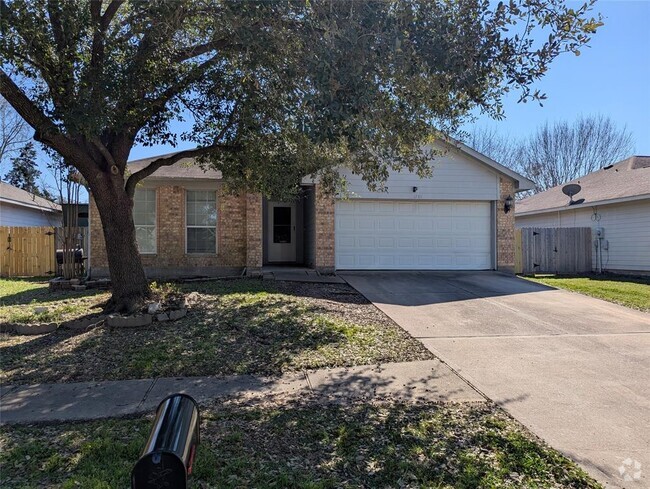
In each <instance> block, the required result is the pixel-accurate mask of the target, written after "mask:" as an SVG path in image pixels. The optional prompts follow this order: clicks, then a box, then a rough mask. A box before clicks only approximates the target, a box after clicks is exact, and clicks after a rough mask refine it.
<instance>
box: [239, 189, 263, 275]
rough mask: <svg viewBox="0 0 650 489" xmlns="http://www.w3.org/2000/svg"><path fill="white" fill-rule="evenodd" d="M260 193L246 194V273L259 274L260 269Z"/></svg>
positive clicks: (261, 228) (261, 226) (261, 255)
mask: <svg viewBox="0 0 650 489" xmlns="http://www.w3.org/2000/svg"><path fill="white" fill-rule="evenodd" d="M263 229H264V227H263V225H262V194H247V195H246V240H245V241H244V240H242V243H245V245H246V273H247V274H248V275H251V276H255V275H259V274H260V273H261V271H262V259H263V249H262V246H263V245H262V243H263V240H262V233H263Z"/></svg>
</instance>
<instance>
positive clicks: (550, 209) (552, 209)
mask: <svg viewBox="0 0 650 489" xmlns="http://www.w3.org/2000/svg"><path fill="white" fill-rule="evenodd" d="M645 199H650V194H642V195H634V196H632V197H619V198H616V199H608V200H597V201H594V202H584V203H582V204H577V205H564V206H562V207H547V208H546V209H538V210H534V211H524V212H517V211H516V210H515V217H523V216H534V215H536V214H548V213H549V212H562V211H570V210H573V209H584V208H587V207H596V206H599V205H609V204H622V203H625V202H633V201H635V200H645ZM515 209H516V207H515Z"/></svg>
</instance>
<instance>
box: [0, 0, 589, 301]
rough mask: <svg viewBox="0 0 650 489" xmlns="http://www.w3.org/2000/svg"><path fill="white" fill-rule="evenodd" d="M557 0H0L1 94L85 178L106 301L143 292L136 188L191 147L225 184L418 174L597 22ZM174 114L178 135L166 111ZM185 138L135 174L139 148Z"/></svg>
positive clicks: (267, 187)
mask: <svg viewBox="0 0 650 489" xmlns="http://www.w3.org/2000/svg"><path fill="white" fill-rule="evenodd" d="M591 7H592V5H591V3H590V4H585V5H583V6H581V7H579V8H569V7H567V6H566V5H565V2H564V1H562V0H546V1H542V0H511V1H509V2H501V3H499V4H495V3H492V2H489V1H487V0H456V1H451V0H438V1H434V0H430V1H416V0H399V1H398V0H395V1H389V0H384V1H369V0H355V1H349V2H347V1H340V0H330V1H314V0H311V1H309V0H299V1H258V2H255V1H226V0H194V1H191V0H185V1H173V0H158V1H146V2H144V1H125V0H85V1H84V0H77V1H74V0H0V9H1V10H0V27H1V29H2V41H1V45H0V55H1V56H2V71H1V72H0V83H1V85H0V92H1V94H2V95H3V97H5V98H6V100H8V101H9V103H10V104H11V105H12V106H13V107H14V108H15V110H16V111H17V112H18V113H19V114H20V115H21V116H22V117H23V118H24V119H25V121H27V123H28V124H29V125H30V126H31V127H32V128H33V129H34V139H36V140H37V141H39V142H41V143H42V144H44V145H46V146H48V147H50V148H51V149H52V150H54V151H55V152H57V153H58V154H60V155H61V157H62V158H63V159H64V161H65V162H66V163H67V164H68V165H70V166H72V167H74V168H76V169H77V170H78V171H79V172H80V173H81V174H82V175H83V177H84V178H85V180H86V181H87V183H88V186H89V188H90V191H91V192H92V195H93V197H94V199H95V201H96V203H97V208H98V210H99V214H100V216H101V220H102V226H103V230H104V237H105V240H106V245H107V246H106V249H107V254H108V262H109V269H110V274H111V279H112V283H113V299H112V305H113V307H115V308H116V309H118V310H120V309H129V308H132V307H133V306H134V305H135V304H137V303H138V301H139V300H141V299H142V298H143V297H145V296H146V295H147V293H148V286H147V282H146V280H145V276H144V272H143V269H142V265H141V261H140V257H139V254H138V250H137V246H136V240H135V230H134V225H133V219H132V215H131V208H132V197H133V193H134V191H135V188H136V185H137V184H138V182H139V181H141V180H142V179H143V178H145V177H147V176H148V175H151V174H152V173H153V172H154V171H155V170H156V169H158V168H160V167H161V166H164V165H171V164H173V163H174V162H176V161H178V160H180V159H182V158H185V157H197V158H198V159H199V161H200V162H201V163H202V164H204V165H211V166H213V167H216V168H218V169H220V170H221V171H222V172H223V175H224V180H225V182H226V183H227V185H228V186H229V187H230V188H232V189H238V190H254V191H260V192H263V193H265V194H267V195H276V196H277V195H284V196H286V195H288V194H291V193H292V192H294V191H295V190H296V188H297V185H298V183H299V181H300V178H301V177H302V176H304V175H309V174H314V175H319V176H320V177H321V181H322V182H323V183H324V184H325V185H327V186H328V187H329V188H334V187H335V183H336V180H337V179H336V168H337V167H338V166H339V165H341V164H345V165H346V166H348V167H350V168H352V169H353V170H354V171H355V172H357V173H359V174H361V175H362V176H363V177H364V179H365V180H366V181H367V182H368V184H369V185H370V186H376V185H379V184H381V182H382V181H383V180H384V179H385V178H386V176H387V173H388V170H389V169H390V168H395V169H402V168H408V169H409V170H412V171H417V172H418V173H420V174H421V175H428V174H429V173H430V167H429V164H428V161H429V157H430V156H431V155H430V154H427V152H425V151H423V150H422V149H421V148H422V144H423V143H424V142H426V141H427V140H431V138H440V137H444V134H447V133H449V132H450V131H453V130H455V129H456V128H457V127H458V125H459V124H460V123H462V122H465V121H466V118H467V117H468V115H469V114H470V112H471V111H473V110H479V111H482V112H485V113H488V114H490V115H492V116H494V117H502V115H503V111H502V104H501V99H502V97H503V95H504V94H505V93H507V92H508V91H510V90H517V91H518V92H519V93H520V95H521V99H522V100H534V99H540V98H542V97H543V95H541V94H540V93H538V92H537V91H535V89H534V83H535V82H536V81H537V80H539V79H540V78H541V77H542V76H543V75H544V73H545V72H546V71H547V69H548V66H549V63H550V62H551V61H552V60H553V59H554V58H555V57H556V56H558V55H559V54H561V53H563V52H574V53H576V54H578V50H579V49H580V48H581V47H582V46H583V45H584V44H585V43H586V42H588V40H589V37H590V36H591V34H593V33H594V32H595V30H596V28H597V27H598V25H599V21H598V19H593V18H591V17H590V10H591ZM179 119H185V120H186V125H187V130H186V131H185V132H183V133H181V134H177V133H175V132H173V131H172V130H171V129H170V127H171V126H170V124H171V122H173V121H177V120H179ZM179 140H185V141H191V142H193V143H195V144H196V149H193V150H188V151H181V152H179V153H176V154H174V155H171V156H165V157H161V158H159V159H157V160H155V161H153V162H152V163H151V164H150V165H149V166H148V167H146V168H144V169H141V170H139V171H137V172H135V173H133V174H129V172H128V168H127V164H126V162H127V160H128V158H129V153H130V151H131V148H132V147H133V146H134V145H136V144H145V145H146V144H159V143H171V144H174V143H176V142H178V141H179Z"/></svg>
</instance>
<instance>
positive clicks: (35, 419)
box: [0, 360, 485, 424]
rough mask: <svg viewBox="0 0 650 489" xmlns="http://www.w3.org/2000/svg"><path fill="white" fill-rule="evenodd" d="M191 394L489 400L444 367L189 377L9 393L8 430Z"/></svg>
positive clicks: (1, 411) (2, 408) (4, 406)
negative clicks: (263, 375) (21, 425)
mask: <svg viewBox="0 0 650 489" xmlns="http://www.w3.org/2000/svg"><path fill="white" fill-rule="evenodd" d="M177 392H184V393H187V394H189V395H191V396H192V397H194V398H195V399H196V400H197V401H198V402H199V403H201V402H206V401H209V400H212V399H218V398H225V397H229V396H264V395H272V394H289V395H295V396H300V397H305V396H314V397H317V398H323V399H334V400H336V399H339V400H343V399H345V398H374V397H386V396H391V397H393V398H402V399H412V400H429V401H439V402H467V401H469V402H471V401H474V402H476V401H485V398H484V397H483V396H482V395H481V394H479V393H478V392H477V391H476V390H474V389H473V388H472V387H471V386H470V385H469V384H467V383H466V382H465V381H464V380H462V379H461V378H460V377H458V376H457V375H456V374H455V373H454V372H453V371H452V370H451V369H450V368H449V367H448V366H447V365H445V364H444V363H442V362H441V361H439V360H427V361H422V362H408V363H388V364H383V365H367V366H361V367H350V368H333V369H323V370H313V371H308V372H301V373H292V374H287V375H284V376H282V377H280V378H264V377H253V376H250V375H241V376H232V377H187V378H159V379H143V380H122V381H105V382H79V383H74V384H37V385H29V386H15V387H8V388H3V389H2V394H1V398H0V423H1V424H16V423H41V422H52V421H79V420H88V419H101V418H110V417H118V416H125V415H132V414H139V413H150V412H153V410H154V409H155V408H156V407H157V405H158V403H159V402H160V401H161V400H162V399H163V398H164V397H165V396H168V395H169V394H174V393H177Z"/></svg>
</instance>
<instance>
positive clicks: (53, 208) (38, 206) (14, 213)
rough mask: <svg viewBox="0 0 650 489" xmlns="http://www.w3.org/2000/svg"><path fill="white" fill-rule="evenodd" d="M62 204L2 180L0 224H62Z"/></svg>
mask: <svg viewBox="0 0 650 489" xmlns="http://www.w3.org/2000/svg"><path fill="white" fill-rule="evenodd" d="M61 219H62V213H61V206H60V205H59V204H55V203H54V202H52V201H50V200H47V199H44V198H42V197H38V196H36V195H34V194H31V193H29V192H27V191H25V190H22V189H20V188H17V187H14V186H12V185H9V184H8V183H4V182H0V226H18V227H33V226H52V227H59V226H61Z"/></svg>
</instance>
